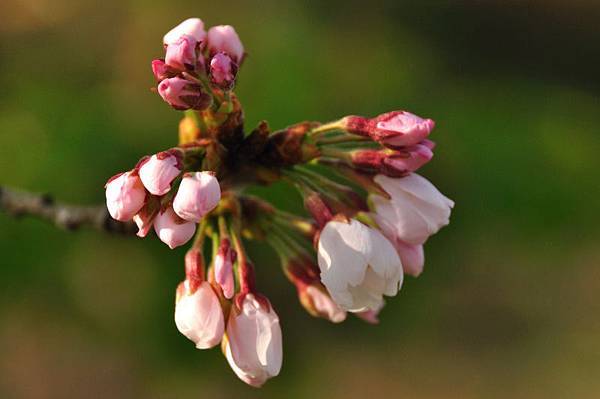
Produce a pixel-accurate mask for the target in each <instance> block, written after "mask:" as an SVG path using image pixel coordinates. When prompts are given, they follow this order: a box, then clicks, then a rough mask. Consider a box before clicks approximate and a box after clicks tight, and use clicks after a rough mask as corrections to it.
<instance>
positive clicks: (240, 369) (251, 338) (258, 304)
mask: <svg viewBox="0 0 600 399" xmlns="http://www.w3.org/2000/svg"><path fill="white" fill-rule="evenodd" d="M238 295H242V296H243V298H241V299H242V300H241V301H237V300H234V303H238V302H240V306H239V308H238V307H237V305H234V306H233V307H232V309H231V312H230V313H229V321H228V323H227V333H226V339H224V340H223V352H224V353H225V357H226V358H227V361H228V362H229V365H230V366H231V368H232V369H233V371H234V372H235V374H236V375H237V376H238V377H239V378H240V379H241V380H242V381H244V382H245V383H246V384H249V385H251V386H253V387H260V386H262V385H263V384H264V383H265V382H266V381H267V380H268V379H269V378H271V377H275V376H277V375H278V374H279V371H280V370H281V363H282V360H283V351H282V343H281V327H280V325H279V317H277V314H276V313H275V311H274V310H273V307H272V306H271V305H270V303H269V301H268V300H267V299H266V298H264V297H262V298H260V297H259V295H258V294H253V293H248V294H238ZM236 298H237V297H236Z"/></svg>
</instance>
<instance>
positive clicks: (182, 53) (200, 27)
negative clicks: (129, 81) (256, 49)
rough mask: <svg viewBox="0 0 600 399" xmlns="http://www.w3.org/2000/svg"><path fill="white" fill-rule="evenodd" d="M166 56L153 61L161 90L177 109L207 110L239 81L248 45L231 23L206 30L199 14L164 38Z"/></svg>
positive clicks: (159, 90) (155, 75) (169, 102)
mask: <svg viewBox="0 0 600 399" xmlns="http://www.w3.org/2000/svg"><path fill="white" fill-rule="evenodd" d="M163 44H164V48H165V57H164V58H161V59H156V60H153V61H152V72H153V73H154V77H155V78H156V81H157V82H158V93H159V94H160V96H161V97H162V98H163V100H165V101H166V102H167V103H168V104H169V105H171V106H172V107H173V108H175V109H177V110H187V109H194V110H203V109H206V108H208V107H209V106H210V105H211V104H212V103H213V99H214V98H215V97H217V96H218V95H219V93H222V92H224V91H229V90H231V89H232V88H233V86H234V84H235V78H236V75H237V71H238V66H239V65H240V64H241V62H242V61H243V59H244V46H243V45H242V42H241V41H240V39H239V37H238V35H237V33H236V31H235V29H233V27H231V26H229V25H221V26H213V27H212V28H210V29H209V30H208V33H207V32H206V31H205V30H204V23H203V22H202V20H201V19H199V18H190V19H187V20H185V21H183V22H182V23H181V24H179V25H177V26H176V27H175V28H173V29H171V30H170V31H169V32H168V33H167V34H166V35H165V36H164V38H163Z"/></svg>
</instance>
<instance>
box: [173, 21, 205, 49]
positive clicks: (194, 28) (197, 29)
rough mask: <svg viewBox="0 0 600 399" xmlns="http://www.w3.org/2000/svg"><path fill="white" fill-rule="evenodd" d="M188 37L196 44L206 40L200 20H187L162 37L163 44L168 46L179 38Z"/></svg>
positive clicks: (202, 23)
mask: <svg viewBox="0 0 600 399" xmlns="http://www.w3.org/2000/svg"><path fill="white" fill-rule="evenodd" d="M184 35H188V36H191V37H192V38H194V40H196V42H198V43H201V42H204V41H205V40H206V31H205V30H204V22H202V20H201V19H200V18H188V19H186V20H185V21H183V22H182V23H180V24H179V25H177V26H176V27H174V28H173V29H171V30H170V31H169V32H167V34H166V35H165V36H164V37H163V43H164V44H165V45H169V44H172V43H175V42H176V41H177V40H179V38H180V37H182V36H184Z"/></svg>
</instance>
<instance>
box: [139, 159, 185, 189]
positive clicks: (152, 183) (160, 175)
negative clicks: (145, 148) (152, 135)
mask: <svg viewBox="0 0 600 399" xmlns="http://www.w3.org/2000/svg"><path fill="white" fill-rule="evenodd" d="M181 168H182V165H181V159H180V158H179V157H178V155H177V152H175V151H163V152H159V153H158V154H154V155H152V156H151V157H150V158H148V159H146V160H145V161H144V162H143V163H142V164H141V166H140V172H139V173H140V179H142V183H144V186H145V187H146V190H148V191H149V192H150V193H151V194H154V195H164V194H166V193H168V192H169V190H171V182H173V180H174V179H175V178H176V177H177V176H179V174H180V173H181Z"/></svg>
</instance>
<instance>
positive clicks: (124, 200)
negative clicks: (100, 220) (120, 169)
mask: <svg viewBox="0 0 600 399" xmlns="http://www.w3.org/2000/svg"><path fill="white" fill-rule="evenodd" d="M105 187H106V207H107V208H108V212H109V213H110V216H112V218H113V219H116V220H119V221H121V222H125V221H128V220H131V219H132V218H133V216H134V215H135V214H136V213H138V212H139V210H140V209H142V207H143V206H144V202H145V200H146V190H144V185H143V184H142V181H141V180H140V177H139V176H138V174H137V171H130V172H125V173H122V174H120V175H117V176H115V177H113V178H112V179H110V180H109V181H108V183H106V186H105Z"/></svg>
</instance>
